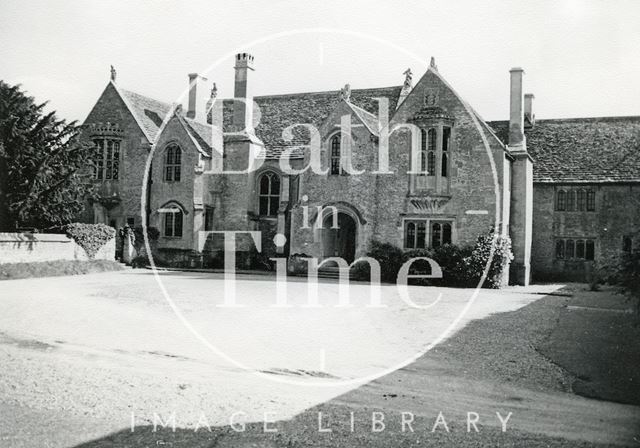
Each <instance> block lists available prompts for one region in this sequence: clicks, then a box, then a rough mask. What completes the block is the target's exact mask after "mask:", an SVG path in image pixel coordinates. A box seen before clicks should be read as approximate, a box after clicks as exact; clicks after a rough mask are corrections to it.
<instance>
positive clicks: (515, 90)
mask: <svg viewBox="0 0 640 448" xmlns="http://www.w3.org/2000/svg"><path fill="white" fill-rule="evenodd" d="M509 73H511V100H510V107H509V146H524V107H523V106H524V104H523V103H524V101H523V97H522V75H524V70H522V69H521V68H520V67H514V68H512V69H511V70H509Z"/></svg>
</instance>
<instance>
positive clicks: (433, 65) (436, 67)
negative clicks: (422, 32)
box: [429, 56, 438, 71]
mask: <svg viewBox="0 0 640 448" xmlns="http://www.w3.org/2000/svg"><path fill="white" fill-rule="evenodd" d="M429 67H430V68H432V69H434V70H435V71H438V66H437V65H436V58H434V57H433V56H431V62H430V63H429Z"/></svg>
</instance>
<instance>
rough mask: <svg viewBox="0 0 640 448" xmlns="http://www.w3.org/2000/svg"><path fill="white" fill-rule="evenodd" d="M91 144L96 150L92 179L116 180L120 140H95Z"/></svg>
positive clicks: (118, 166) (118, 171)
mask: <svg viewBox="0 0 640 448" xmlns="http://www.w3.org/2000/svg"><path fill="white" fill-rule="evenodd" d="M93 142H94V143H95V145H96V146H97V148H98V154H97V160H96V161H95V164H94V171H93V177H94V179H98V180H118V177H119V176H120V140H116V139H110V138H97V139H94V140H93Z"/></svg>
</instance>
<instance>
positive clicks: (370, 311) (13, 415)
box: [0, 271, 624, 447]
mask: <svg viewBox="0 0 640 448" xmlns="http://www.w3.org/2000/svg"><path fill="white" fill-rule="evenodd" d="M223 285H224V282H223V281H222V280H221V276H219V275H212V274H203V273H181V272H167V273H162V274H161V275H160V277H159V278H156V277H155V276H154V275H153V274H152V273H151V272H150V271H125V272H117V273H105V274H95V275H86V276H79V277H60V278H49V279H30V280H15V281H6V282H2V297H1V298H0V366H1V367H0V411H1V412H0V415H2V417H0V419H1V420H0V425H1V427H2V432H3V433H2V435H1V439H0V440H2V442H3V443H2V446H9V447H14V446H15V447H23V446H24V447H27V446H51V447H68V446H74V445H77V444H80V443H82V442H87V441H89V440H91V439H100V438H103V437H105V436H106V435H108V434H110V433H114V432H117V431H125V432H127V431H128V430H129V429H130V428H131V425H132V424H133V426H134V428H135V429H138V428H139V430H138V432H136V433H135V435H136V436H137V435H139V434H141V433H142V432H143V431H144V427H145V426H147V425H150V424H153V422H154V419H155V420H156V422H157V420H158V418H160V419H163V422H165V423H166V420H167V418H168V417H169V416H171V415H175V420H176V425H177V427H179V428H183V429H184V428H193V427H194V426H197V425H199V426H203V425H205V424H206V425H211V426H217V425H228V424H229V419H230V417H231V416H235V417H234V418H235V419H236V421H238V422H241V421H245V422H248V423H250V422H262V421H264V419H265V413H268V415H269V416H270V417H269V418H274V419H276V420H286V419H289V418H292V417H294V416H296V415H299V414H300V413H301V412H303V411H304V410H306V409H309V408H312V407H313V406H316V405H319V404H321V403H325V402H327V401H329V400H332V399H334V398H336V397H338V396H343V394H345V393H347V392H349V391H355V390H356V388H357V387H358V386H360V385H362V384H363V382H364V381H365V380H367V381H369V380H371V379H373V378H374V377H378V376H380V375H382V374H383V373H385V372H388V371H392V370H395V369H396V368H399V367H401V366H403V365H407V364H409V363H410V362H412V361H415V359H422V358H420V354H421V353H422V352H423V351H424V350H425V348H427V347H428V346H429V345H430V344H432V343H434V342H437V341H439V339H440V338H442V337H443V335H444V336H447V335H450V333H447V332H446V331H447V330H455V331H457V330H459V329H460V328H463V327H464V326H466V325H467V324H468V323H469V322H471V321H472V320H474V319H483V318H486V317H487V316H490V315H492V314H495V313H502V312H508V311H513V310H517V309H519V308H521V307H523V306H525V305H527V304H529V303H532V302H533V301H535V300H538V299H540V298H541V297H543V295H541V294H540V293H545V292H551V291H554V290H555V289H557V287H554V286H547V287H544V288H541V287H538V288H536V289H531V288H530V289H527V288H514V289H510V290H507V291H501V292H496V291H481V292H480V294H479V295H478V296H477V297H475V298H474V300H473V301H472V302H471V303H470V299H471V298H472V297H473V296H472V295H473V290H465V289H444V288H441V289H439V288H416V289H415V290H412V291H411V297H412V299H413V300H415V302H416V303H417V304H418V305H420V306H423V307H427V306H429V305H431V304H432V303H434V302H435V301H436V300H437V303H436V304H435V305H433V306H431V307H430V308H426V309H416V308H412V307H410V306H408V305H407V303H405V302H404V301H403V300H401V299H400V297H399V296H398V292H397V289H396V288H395V287H394V286H385V287H383V290H382V294H381V297H382V303H383V305H385V307H383V308H379V307H370V306H368V305H370V296H369V293H370V291H369V287H368V286H365V285H359V286H353V287H352V288H351V289H350V304H351V305H352V306H351V307H339V306H336V305H339V304H340V302H339V296H338V293H339V287H338V285H337V284H334V283H321V284H320V285H319V289H318V291H319V294H318V297H319V302H318V305H319V306H315V307H310V306H308V305H309V303H308V302H307V298H308V294H307V292H308V290H307V284H306V283H305V282H302V281H299V280H296V281H291V282H287V283H286V288H287V305H288V306H287V307H281V306H275V305H277V302H276V301H275V297H276V289H277V288H278V285H277V284H276V282H274V281H273V280H272V279H269V278H264V277H242V278H241V279H239V281H238V282H237V283H236V290H237V297H238V298H239V299H238V304H239V305H241V306H240V307H223V306H220V305H223V304H224V302H223V298H224V288H223ZM280 287H282V285H280ZM163 288H164V291H165V292H166V294H167V297H169V298H170V299H171V301H172V302H173V306H174V307H175V309H172V307H171V305H170V303H169V302H168V301H167V300H166V297H165V296H164V294H163ZM280 305H282V304H280ZM176 310H177V311H178V312H179V313H180V315H181V316H182V317H183V318H184V322H181V320H180V319H179V318H178V317H177V314H176ZM463 312H464V313H463ZM185 322H186V323H187V324H188V325H185ZM189 326H190V328H189ZM514 330H515V331H516V332H517V329H514ZM501 337H504V338H508V337H510V335H509V334H504V335H502V336H501ZM436 350H437V349H436ZM414 365H415V364H409V366H408V367H406V368H405V369H403V370H402V371H403V372H404V371H406V369H411V368H412V366H414ZM435 377H439V378H441V379H443V378H445V377H444V376H438V375H436V376H434V378H435ZM381 381H385V380H384V379H382V380H381ZM372 384H378V383H377V382H375V383H372ZM452 387H453V386H452ZM469 387H472V386H469ZM473 387H478V388H479V389H478V393H479V395H481V396H484V395H486V393H487V392H486V391H490V390H491V388H486V387H488V386H487V385H486V384H480V385H476V386H473ZM483 388H485V389H483ZM437 389H438V390H441V391H442V394H441V395H439V397H440V398H439V399H441V400H445V402H446V399H447V397H448V396H453V395H447V393H446V392H445V389H441V388H437ZM357 390H359V389H357ZM403 391H404V389H403V388H402V387H400V388H399V389H398V391H394V392H390V393H394V394H396V395H397V394H398V393H403ZM480 391H484V392H482V393H480ZM527 399H531V400H533V399H534V398H533V397H528V398H527ZM563 400H564V398H563ZM481 402H482V400H481ZM490 403H491V400H490V398H487V399H486V403H485V404H486V410H487V412H493V411H492V410H491V409H493V408H492V407H491V405H490ZM562 403H564V401H562ZM574 404H575V403H574ZM568 406H571V403H569V405H568ZM585 406H587V408H589V406H598V405H597V404H594V403H589V404H588V405H585ZM463 408H464V405H463V404H460V408H459V410H460V411H461V410H462V409H463ZM398 409H399V408H398ZM585 409H586V408H585ZM589 409H593V408H589ZM603 409H604V408H603ZM606 412H607V413H609V414H611V413H612V412H613V413H614V414H615V415H622V416H624V412H623V411H621V410H620V409H618V408H615V409H609V408H607V409H606ZM620 412H622V414H619V413H620ZM493 413H494V414H495V412H493ZM616 413H618V414H616ZM532 415H533V414H532ZM589 415H592V413H591V414H589ZM499 424H500V422H499V421H498V420H496V419H495V418H494V419H493V421H492V423H490V424H489V425H490V426H492V427H493V428H494V429H495V428H496V427H499ZM525 426H526V425H525ZM573 430H576V431H577V430H578V429H577V428H573ZM206 440H210V439H203V441H206ZM192 442H193V441H192ZM194 443H195V442H193V443H190V444H189V445H187V446H196V445H194ZM203 443H204V442H203ZM99 446H103V445H99ZM104 446H111V445H104ZM118 446H120V445H118ZM123 446H124V445H123ZM133 446H144V445H136V444H134V445H133ZM202 446H213V445H211V444H209V445H206V444H204V445H202Z"/></svg>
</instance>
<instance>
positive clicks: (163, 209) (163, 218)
mask: <svg viewBox="0 0 640 448" xmlns="http://www.w3.org/2000/svg"><path fill="white" fill-rule="evenodd" d="M168 209H172V210H173V209H176V210H178V212H180V216H181V220H182V221H181V223H180V224H181V226H180V227H181V234H180V235H167V233H166V230H167V224H166V219H167V217H168V215H174V216H177V213H171V212H169V211H167V210H168ZM156 213H159V214H160V215H161V219H160V225H161V226H162V233H161V235H162V237H163V238H166V239H181V238H182V237H183V235H184V218H185V216H187V215H188V214H189V212H187V211H186V210H185V208H184V207H183V206H182V204H180V203H179V202H178V201H175V200H171V201H168V202H166V203H165V204H164V205H163V206H162V207H160V208H158V210H157V211H156ZM173 229H175V219H174V222H173Z"/></svg>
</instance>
